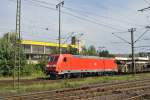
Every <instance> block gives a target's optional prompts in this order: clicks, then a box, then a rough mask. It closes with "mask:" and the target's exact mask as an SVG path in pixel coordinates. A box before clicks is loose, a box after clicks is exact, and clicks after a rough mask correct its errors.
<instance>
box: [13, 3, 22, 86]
mask: <svg viewBox="0 0 150 100" xmlns="http://www.w3.org/2000/svg"><path fill="white" fill-rule="evenodd" d="M20 19H21V0H17V12H16V36H15V44H16V45H15V48H16V50H18V58H17V51H16V50H15V65H16V64H17V67H18V89H19V88H20V65H21V64H20V62H21V59H20V46H21V45H20V42H21V39H20V38H21V36H20ZM17 48H18V49H17ZM14 74H15V73H14Z"/></svg>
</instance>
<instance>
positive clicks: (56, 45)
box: [21, 40, 77, 48]
mask: <svg viewBox="0 0 150 100" xmlns="http://www.w3.org/2000/svg"><path fill="white" fill-rule="evenodd" d="M21 44H27V45H40V46H53V47H58V46H59V44H58V43H55V42H43V41H33V40H22V41H21ZM68 46H69V45H68V44H61V47H64V48H66V47H68ZM71 46H72V47H73V48H77V46H76V45H71Z"/></svg>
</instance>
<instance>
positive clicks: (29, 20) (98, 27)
mask: <svg viewBox="0 0 150 100" xmlns="http://www.w3.org/2000/svg"><path fill="white" fill-rule="evenodd" d="M40 1H46V2H49V3H51V5H45V6H49V7H51V8H53V9H56V8H55V4H57V3H58V2H59V1H60V0H40ZM15 2H16V0H1V3H0V36H2V35H3V34H4V33H6V32H9V31H14V30H15V15H16V3H15ZM64 2H65V4H64V7H62V11H63V13H62V37H67V36H68V35H69V34H71V33H72V32H76V33H84V36H82V37H81V39H82V40H84V43H85V44H86V45H87V46H89V45H95V46H96V47H97V48H98V47H101V46H105V47H106V49H108V50H109V51H110V52H111V53H130V51H131V50H130V45H128V44H125V43H116V42H122V40H119V39H117V38H116V37H114V36H113V35H112V34H111V33H113V32H122V31H128V29H129V28H132V27H134V28H136V29H137V30H136V32H135V40H136V39H137V38H138V37H139V36H140V35H141V34H142V33H143V32H144V31H145V30H146V29H145V28H144V27H145V26H146V25H149V22H150V19H149V11H146V12H143V13H141V12H138V11H137V10H139V9H142V8H145V7H148V6H149V5H148V4H147V3H146V2H144V0H64ZM37 4H38V3H36V4H35V3H33V1H32V0H22V16H21V33H22V37H23V39H30V40H39V41H53V42H57V37H58V11H57V10H51V9H46V8H42V7H39V6H37ZM35 5H36V6H35ZM66 8H72V9H71V10H70V9H66ZM64 12H65V13H69V14H72V15H74V16H77V17H80V19H79V18H76V17H74V16H70V15H68V14H65V13H64ZM83 19H86V20H83ZM87 20H88V21H87ZM46 28H48V30H46ZM116 34H117V35H119V36H121V37H123V38H125V39H126V40H128V41H130V33H128V32H126V33H116ZM143 38H150V36H149V33H147V34H145V36H144V37H143ZM114 42H115V43H114ZM148 44H149V41H142V40H141V41H139V42H138V43H137V44H136V46H143V45H148ZM146 50H149V48H138V49H136V52H139V51H146Z"/></svg>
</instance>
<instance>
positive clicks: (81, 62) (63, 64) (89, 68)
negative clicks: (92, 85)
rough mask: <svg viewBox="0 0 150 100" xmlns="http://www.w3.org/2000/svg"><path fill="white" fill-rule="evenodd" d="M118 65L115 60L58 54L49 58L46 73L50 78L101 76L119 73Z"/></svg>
mask: <svg viewBox="0 0 150 100" xmlns="http://www.w3.org/2000/svg"><path fill="white" fill-rule="evenodd" d="M117 71H118V68H117V64H116V62H115V59H113V58H100V57H95V56H94V57H92V56H75V55H71V54H56V55H50V56H49V62H48V65H47V67H46V72H47V73H48V74H49V75H50V77H56V76H67V77H68V76H70V75H71V76H72V75H73V76H74V75H77V74H78V75H88V74H101V73H104V72H117Z"/></svg>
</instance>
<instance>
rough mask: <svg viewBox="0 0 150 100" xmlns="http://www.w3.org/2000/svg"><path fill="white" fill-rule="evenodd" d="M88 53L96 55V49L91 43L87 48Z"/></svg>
mask: <svg viewBox="0 0 150 100" xmlns="http://www.w3.org/2000/svg"><path fill="white" fill-rule="evenodd" d="M88 55H89V56H96V55H97V52H96V49H95V47H94V46H93V45H91V46H90V47H89V48H88Z"/></svg>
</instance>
